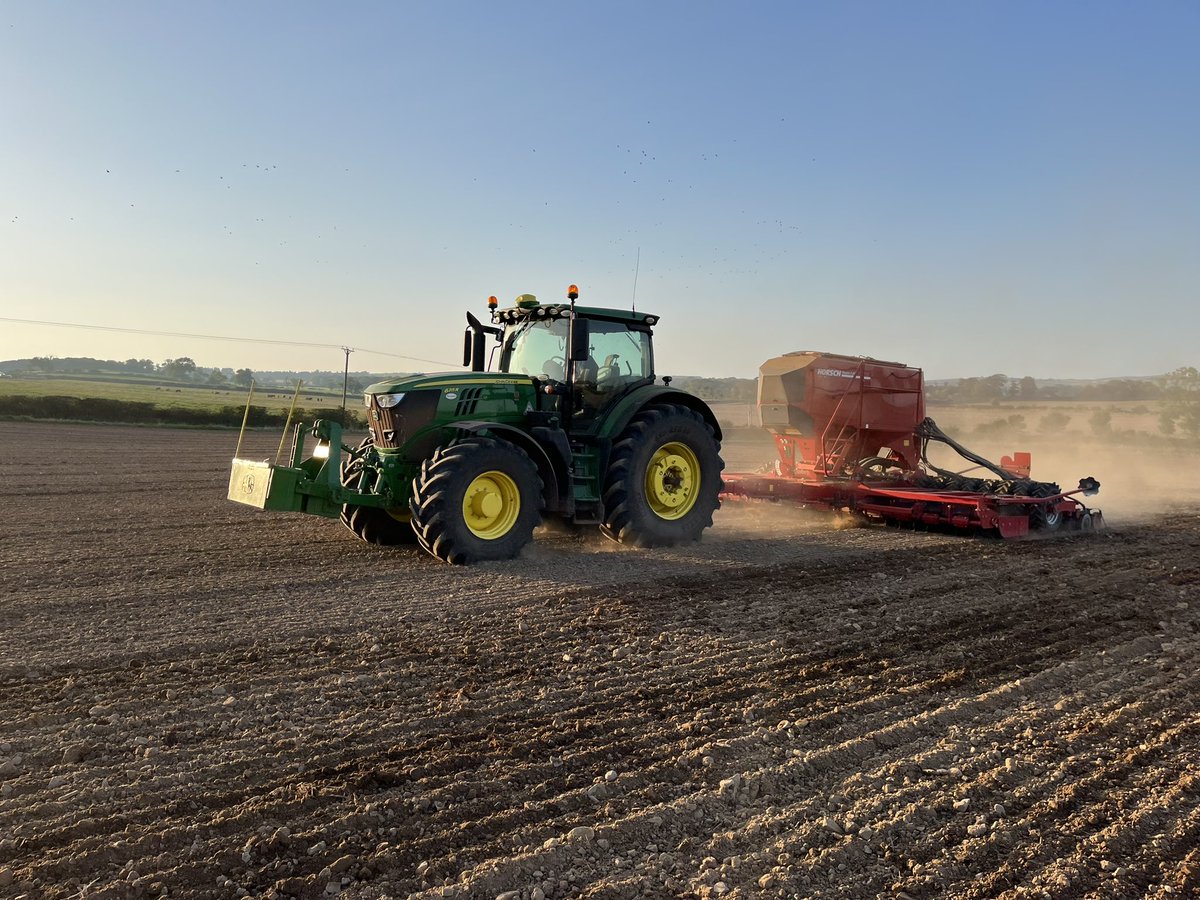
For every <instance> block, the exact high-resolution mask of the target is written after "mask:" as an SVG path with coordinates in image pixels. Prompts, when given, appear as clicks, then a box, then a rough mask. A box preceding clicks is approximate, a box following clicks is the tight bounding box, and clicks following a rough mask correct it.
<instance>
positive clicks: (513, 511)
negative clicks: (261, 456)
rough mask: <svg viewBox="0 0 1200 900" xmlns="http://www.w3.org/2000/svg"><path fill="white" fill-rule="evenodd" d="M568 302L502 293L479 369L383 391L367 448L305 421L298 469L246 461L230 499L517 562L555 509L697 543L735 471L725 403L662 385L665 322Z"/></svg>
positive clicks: (477, 342) (643, 536)
mask: <svg viewBox="0 0 1200 900" xmlns="http://www.w3.org/2000/svg"><path fill="white" fill-rule="evenodd" d="M567 296H568V300H569V302H567V303H551V304H543V303H539V302H538V301H537V298H535V297H533V296H532V295H529V294H523V295H522V296H520V297H518V298H517V302H516V305H515V306H514V307H512V308H509V309H497V304H496V298H495V297H492V298H490V299H489V301H488V305H489V307H490V308H491V314H492V317H491V318H492V324H491V325H484V324H483V323H481V322H480V321H479V320H478V319H477V318H475V316H473V315H471V314H470V313H467V321H468V323H469V325H468V328H467V331H466V334H465V335H464V349H463V365H464V366H466V365H469V366H470V369H471V370H470V371H469V372H448V373H447V372H442V373H436V374H426V375H411V376H408V377H405V378H401V379H398V380H396V381H384V382H380V383H378V384H373V385H371V386H370V387H369V388H367V391H366V397H365V399H366V406H367V411H368V413H367V414H368V416H369V424H370V436H369V437H368V438H367V439H366V440H364V441H363V442H362V444H361V445H359V446H358V447H356V448H351V447H347V446H343V445H342V429H341V426H340V425H339V424H338V423H337V422H333V421H329V420H317V421H316V422H315V423H313V424H312V425H311V426H305V425H303V424H301V425H297V426H296V431H295V437H294V440H293V444H292V455H291V464H290V465H287V466H280V465H274V464H272V463H270V462H257V461H251V460H244V459H234V461H233V469H232V473H231V475H230V480H229V499H231V500H235V501H237V502H239V503H245V504H248V505H251V506H255V507H258V508H260V509H270V510H284V511H297V512H306V513H311V514H315V515H320V516H327V517H329V518H339V517H340V518H341V520H342V522H343V524H345V525H346V527H347V528H349V529H350V530H351V531H353V532H354V533H355V534H356V535H357V536H358V537H359V538H361V539H362V540H364V541H367V542H369V543H373V544H385V545H395V544H414V543H415V544H420V545H421V547H423V548H424V549H425V550H427V551H428V552H429V553H432V554H433V555H434V556H436V557H438V558H439V559H442V560H445V561H446V562H450V563H459V564H465V563H473V562H477V561H481V560H498V559H511V558H513V557H515V556H516V555H517V554H519V553H520V552H521V549H522V548H523V547H524V546H525V545H526V544H527V543H529V541H530V540H531V539H532V537H533V529H534V528H535V526H537V525H538V524H539V522H540V521H541V520H542V518H543V517H553V518H557V519H559V520H560V521H563V522H566V523H569V524H571V525H598V526H599V527H600V530H601V532H602V533H603V534H605V535H606V536H607V537H609V538H611V539H612V540H615V541H619V542H621V543H624V544H632V545H634V546H638V547H664V546H671V545H674V544H680V543H685V542H689V541H695V540H698V539H699V538H700V535H701V533H702V532H703V531H704V529H705V528H707V527H708V526H709V525H711V524H712V515H713V512H714V511H715V510H716V509H717V507H718V506H719V505H720V503H719V500H718V494H719V493H720V491H721V470H722V469H723V468H724V463H723V462H722V461H721V455H720V446H721V445H720V437H721V432H720V427H719V426H718V424H717V420H716V418H715V417H714V416H713V413H712V410H710V409H709V408H708V406H707V405H706V404H705V403H704V402H703V401H702V400H700V399H698V398H696V397H694V396H692V395H691V394H688V393H686V392H684V391H681V390H678V389H676V388H672V387H671V386H670V381H671V379H670V378H663V379H662V383H661V384H660V383H657V381H658V379H657V378H656V376H655V373H654V349H653V340H652V329H653V326H654V325H655V324H656V323H657V322H658V317H657V316H653V315H648V314H646V313H642V312H634V311H626V310H618V309H599V308H590V307H577V306H576V305H575V301H576V299H577V298H578V290H577V289H576V288H575V286H574V285H572V286H571V289H570V290H569V291H568V294H567ZM489 342H492V343H493V347H492V354H491V355H493V356H494V355H495V351H496V350H497V349H498V350H499V357H500V358H499V366H498V369H497V371H495V372H489V371H487V365H486V358H487V357H488V355H489V353H488V344H489ZM306 436H311V437H312V438H314V439H315V442H316V443H315V446H314V447H313V450H312V453H311V455H308V454H306V450H305V443H306V440H305V439H306Z"/></svg>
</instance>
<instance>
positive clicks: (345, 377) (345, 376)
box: [342, 347, 354, 428]
mask: <svg viewBox="0 0 1200 900" xmlns="http://www.w3.org/2000/svg"><path fill="white" fill-rule="evenodd" d="M342 352H343V353H345V354H346V368H345V369H344V370H343V371H342V427H343V428H345V427H346V388H347V387H348V386H349V385H350V354H351V353H353V352H354V348H353V347H343V348H342Z"/></svg>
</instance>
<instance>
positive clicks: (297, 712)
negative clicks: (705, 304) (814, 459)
mask: <svg viewBox="0 0 1200 900" xmlns="http://www.w3.org/2000/svg"><path fill="white" fill-rule="evenodd" d="M262 440H267V441H268V442H270V443H273V441H269V439H268V438H265V437H261V438H260V442H261V441H262ZM232 444H233V437H232V436H231V435H229V434H226V433H210V432H187V431H173V430H153V429H125V428H109V427H83V426H68V425H47V424H36V425H35V424H14V423H0V509H3V524H0V896H6V897H30V898H33V897H39V898H40V897H50V898H67V897H82V898H86V897H114V898H115V897H142V896H148V897H153V896H159V895H168V896H175V897H213V898H218V897H221V898H224V897H236V896H248V895H249V896H256V897H308V898H315V897H321V896H325V895H328V894H335V893H339V892H341V894H342V895H343V896H345V897H349V898H376V897H404V896H417V897H441V896H457V897H483V898H495V897H501V896H503V897H506V898H508V900H534V898H567V897H571V898H575V897H580V898H582V897H587V898H599V897H605V898H624V897H636V896H650V897H718V896H724V897H731V898H732V897H814V898H816V897H821V898H846V897H851V898H856V897H865V898H873V897H890V898H904V897H909V898H925V897H956V898H976V897H977V898H1000V897H1004V898H1008V897H1023V896H1036V897H1119V898H1124V897H1168V896H1170V897H1180V896H1197V893H1198V891H1200V850H1198V849H1197V848H1200V631H1198V626H1200V505H1198V504H1194V503H1190V502H1189V503H1187V504H1184V505H1182V506H1179V507H1177V508H1175V509H1174V510H1172V511H1170V512H1169V513H1160V514H1158V515H1155V516H1151V517H1150V518H1148V519H1144V520H1142V521H1138V522H1128V521H1126V522H1123V521H1122V520H1121V518H1120V517H1119V516H1113V514H1112V512H1111V511H1109V516H1110V521H1112V524H1113V528H1112V529H1111V530H1110V531H1108V532H1107V533H1105V534H1102V535H1099V536H1096V537H1094V538H1090V539H1088V538H1079V537H1073V538H1071V537H1069V538H1059V539H1054V540H1042V541H1027V542H1015V543H1005V542H1001V541H998V540H969V539H961V538H953V537H944V536H937V535H927V534H912V533H905V532H897V531H893V530H891V529H882V528H879V529H856V530H844V531H839V530H835V529H834V528H832V527H831V525H830V524H829V522H828V520H827V519H825V518H822V517H820V516H815V515H812V514H803V513H796V512H791V511H788V510H779V509H763V508H759V507H752V508H749V509H747V508H744V507H743V508H738V509H727V510H723V511H722V512H721V513H720V514H718V519H717V526H716V528H715V529H713V530H712V531H711V532H710V533H709V535H708V536H707V537H706V538H705V541H704V542H703V543H701V544H699V545H695V546H692V547H687V548H683V549H678V550H673V551H654V552H638V551H627V550H624V549H622V548H619V547H616V546H615V545H613V544H609V543H604V542H601V541H596V540H590V539H586V540H584V539H577V538H571V537H565V536H554V535H546V536H543V537H541V538H540V539H539V541H538V542H537V543H536V545H535V546H534V547H533V548H532V549H531V550H529V551H528V552H527V554H526V555H525V557H524V558H522V559H520V560H516V561H513V562H509V563H504V564H492V565H486V566H479V567H476V568H472V569H459V568H453V567H448V566H444V565H442V564H440V563H438V562H436V561H435V560H433V559H431V558H428V557H424V556H421V555H418V554H417V553H416V552H414V551H409V550H399V551H394V550H382V549H377V548H374V547H370V546H367V545H365V544H361V543H357V542H356V541H355V540H354V539H353V537H352V535H351V534H350V533H349V532H348V531H346V530H345V529H343V528H342V527H341V526H340V525H339V524H338V523H337V522H329V521H324V520H316V519H309V518H306V517H300V516H296V517H292V516H278V515H267V514H263V513H258V512H256V511H254V510H250V509H245V508H241V507H238V506H235V505H233V504H230V503H228V502H226V501H225V500H224V489H225V478H226V471H227V468H226V467H227V460H228V458H229V456H230V455H231V449H232ZM273 449H274V448H273V446H272V447H271V448H270V450H269V451H268V452H273ZM731 449H732V450H734V451H735V452H736V450H737V448H731ZM258 455H266V453H259V454H258ZM727 455H729V454H727ZM731 462H733V464H734V465H735V466H736V465H737V461H736V460H731ZM1077 474H1079V475H1082V474H1096V475H1098V476H1100V477H1101V480H1102V481H1104V480H1105V479H1106V476H1105V473H1101V472H1094V473H1093V472H1087V473H1084V472H1080V473H1077ZM1108 477H1111V473H1110V474H1109V476H1108Z"/></svg>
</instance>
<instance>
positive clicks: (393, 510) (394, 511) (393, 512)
mask: <svg viewBox="0 0 1200 900" xmlns="http://www.w3.org/2000/svg"><path fill="white" fill-rule="evenodd" d="M384 512H386V513H387V514H388V515H389V516H391V517H392V518H393V519H395V520H396V521H397V522H411V521H412V513H410V512H409V511H408V510H407V509H405V508H404V507H403V506H389V507H388V508H387V509H386V510H384Z"/></svg>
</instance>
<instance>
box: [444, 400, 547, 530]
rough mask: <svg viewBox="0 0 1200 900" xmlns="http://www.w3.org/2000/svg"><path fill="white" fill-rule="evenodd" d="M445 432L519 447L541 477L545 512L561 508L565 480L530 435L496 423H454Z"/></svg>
mask: <svg viewBox="0 0 1200 900" xmlns="http://www.w3.org/2000/svg"><path fill="white" fill-rule="evenodd" d="M447 430H448V431H450V432H452V433H453V434H455V435H456V436H461V435H462V434H463V433H464V432H465V433H467V434H478V435H485V436H490V437H496V438H501V439H503V440H506V441H508V442H509V443H510V444H515V445H516V446H518V447H520V448H521V449H522V450H524V451H525V452H526V454H528V456H529V458H530V459H532V460H533V464H534V465H535V466H537V470H538V474H539V475H540V476H542V500H543V501H544V502H545V505H546V510H547V511H552V510H558V509H561V508H562V499H561V497H562V495H561V493H560V491H559V484H560V483H564V484H565V483H566V482H565V479H563V478H560V476H559V473H558V470H557V468H556V467H555V465H554V463H553V462H552V461H551V459H550V455H549V454H548V453H547V452H546V449H545V448H544V447H543V446H542V445H541V444H539V443H538V442H537V440H536V439H534V438H533V437H532V436H531V435H529V434H527V433H526V432H524V431H522V430H521V429H519V428H514V427H512V426H511V425H503V424H500V423H498V422H455V423H454V427H453V428H450V429H447ZM565 474H566V471H565V468H564V472H563V475H564V476H565Z"/></svg>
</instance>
